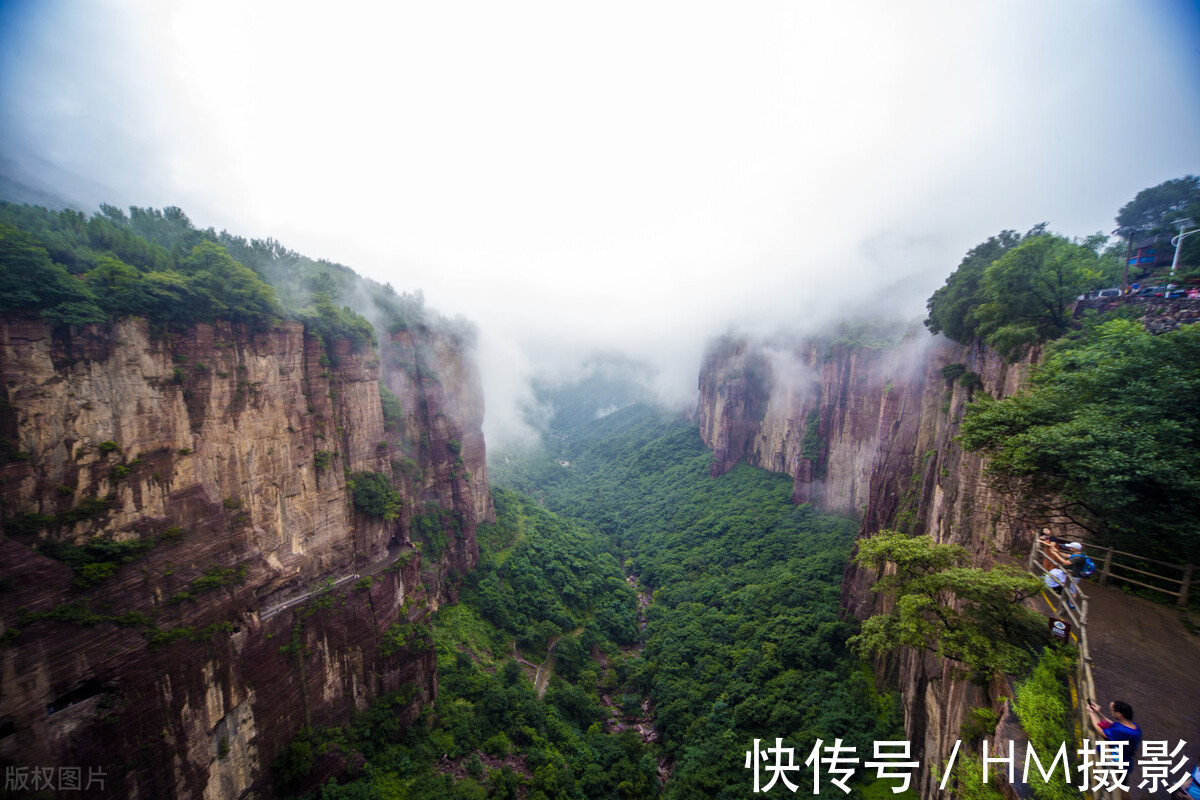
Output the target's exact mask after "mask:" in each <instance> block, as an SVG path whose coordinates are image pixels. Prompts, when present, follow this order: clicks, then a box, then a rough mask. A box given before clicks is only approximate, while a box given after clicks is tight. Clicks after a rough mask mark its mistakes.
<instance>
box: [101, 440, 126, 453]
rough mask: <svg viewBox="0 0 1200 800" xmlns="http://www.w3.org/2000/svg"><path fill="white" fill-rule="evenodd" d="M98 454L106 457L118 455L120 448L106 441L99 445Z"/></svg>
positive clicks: (110, 441) (114, 443)
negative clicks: (110, 454) (111, 454)
mask: <svg viewBox="0 0 1200 800" xmlns="http://www.w3.org/2000/svg"><path fill="white" fill-rule="evenodd" d="M100 452H101V453H104V454H106V455H107V454H108V453H119V452H121V446H120V445H119V444H117V443H116V442H114V441H112V440H111V439H108V440H106V441H103V442H101V443H100Z"/></svg>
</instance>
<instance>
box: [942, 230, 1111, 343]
mask: <svg viewBox="0 0 1200 800" xmlns="http://www.w3.org/2000/svg"><path fill="white" fill-rule="evenodd" d="M1104 244H1105V237H1103V236H1094V237H1091V238H1089V239H1087V240H1085V241H1083V242H1072V241H1069V240H1067V239H1065V238H1064V237H1062V236H1057V235H1054V234H1049V233H1046V230H1045V226H1044V225H1039V226H1037V227H1036V228H1034V229H1033V230H1031V231H1029V232H1028V233H1026V234H1025V235H1024V236H1021V235H1019V234H1017V233H1016V232H1015V231H1002V232H1001V233H1000V235H999V236H993V237H991V238H989V239H988V240H987V241H986V242H984V243H982V244H980V245H978V246H977V247H975V248H973V249H972V250H971V251H970V252H969V253H967V255H966V257H965V258H963V260H962V263H961V264H959V266H958V269H956V270H955V271H954V273H953V274H951V275H950V277H949V278H947V279H946V285H945V286H943V287H941V288H940V289H938V290H937V291H936V292H934V293H933V296H932V297H930V298H929V302H928V304H927V307H928V309H929V316H928V318H927V319H926V320H925V325H926V327H928V328H929V330H930V331H932V332H933V333H945V334H946V336H948V337H950V338H951V339H954V340H955V341H958V342H971V341H975V340H982V341H985V342H987V343H988V345H990V346H991V347H993V348H995V349H996V350H998V351H1000V352H1001V353H1004V354H1006V355H1010V356H1012V355H1016V354H1017V353H1019V352H1021V350H1022V349H1023V348H1024V347H1026V346H1028V345H1029V344H1032V343H1034V342H1039V341H1045V340H1047V339H1054V338H1057V337H1058V336H1061V335H1062V334H1063V333H1064V332H1066V330H1067V328H1068V326H1069V322H1070V320H1069V318H1068V308H1069V306H1070V304H1071V303H1072V302H1073V301H1074V300H1075V298H1076V296H1077V295H1079V294H1080V293H1082V292H1085V291H1088V290H1090V289H1094V288H1099V287H1100V285H1102V284H1105V283H1106V282H1110V281H1111V276H1110V275H1109V273H1111V271H1112V267H1111V264H1112V262H1113V259H1111V258H1109V259H1107V260H1106V261H1105V260H1102V259H1101V257H1100V252H1101V249H1102V248H1103V246H1104Z"/></svg>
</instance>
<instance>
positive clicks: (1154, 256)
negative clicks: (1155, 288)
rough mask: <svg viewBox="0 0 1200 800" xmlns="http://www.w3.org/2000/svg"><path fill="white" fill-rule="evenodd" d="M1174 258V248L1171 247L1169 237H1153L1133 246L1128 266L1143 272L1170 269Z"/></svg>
mask: <svg viewBox="0 0 1200 800" xmlns="http://www.w3.org/2000/svg"><path fill="white" fill-rule="evenodd" d="M1174 257H1175V248H1174V247H1172V246H1171V237H1170V236H1169V235H1168V236H1155V237H1153V238H1150V239H1143V240H1142V241H1140V242H1137V243H1136V244H1135V245H1134V247H1133V254H1132V255H1131V256H1129V266H1130V267H1136V268H1137V269H1144V270H1152V269H1155V268H1156V267H1170V266H1171V259H1172V258H1174Z"/></svg>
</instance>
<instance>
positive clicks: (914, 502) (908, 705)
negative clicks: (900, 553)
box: [697, 334, 1037, 797]
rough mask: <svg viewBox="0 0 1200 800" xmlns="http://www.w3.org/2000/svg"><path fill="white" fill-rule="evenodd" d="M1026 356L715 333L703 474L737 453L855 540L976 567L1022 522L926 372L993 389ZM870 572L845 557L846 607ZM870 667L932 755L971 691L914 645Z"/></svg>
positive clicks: (947, 394) (704, 406) (951, 734)
mask: <svg viewBox="0 0 1200 800" xmlns="http://www.w3.org/2000/svg"><path fill="white" fill-rule="evenodd" d="M1036 358H1037V354H1036V353H1034V354H1032V355H1031V358H1030V359H1029V360H1028V361H1026V362H1024V363H1021V364H1016V365H1011V364H1006V363H1005V362H1004V361H1003V360H1002V359H1000V358H999V357H997V356H996V355H995V354H993V353H991V352H989V351H987V350H985V349H983V348H978V347H976V348H964V347H961V346H959V345H956V344H953V343H951V342H948V341H946V340H944V339H942V338H937V339H933V338H930V337H928V336H925V335H923V334H922V335H920V336H918V337H911V338H909V339H907V340H905V341H904V342H903V343H901V344H900V345H899V346H897V347H895V348H891V349H887V350H869V349H851V348H844V347H838V346H829V345H827V344H823V343H819V342H813V341H805V342H794V343H788V344H781V343H774V344H769V345H768V344H760V345H755V344H751V343H747V342H739V341H731V340H723V341H721V342H718V343H717V344H716V345H714V346H713V347H712V348H711V349H710V350H709V353H708V355H707V357H706V359H705V362H704V366H703V369H702V372H701V375H700V403H699V407H698V411H697V416H698V419H699V420H700V432H701V436H702V437H703V438H704V441H705V442H706V443H707V444H708V445H709V446H710V447H712V448H713V450H714V453H715V455H716V459H715V462H714V467H713V469H714V472H715V473H717V474H719V473H720V472H724V471H725V470H728V469H729V468H730V467H732V466H733V465H734V464H736V463H737V462H738V461H740V460H745V461H747V462H749V463H751V464H754V465H756V466H759V467H763V468H765V469H770V470H774V471H778V472H786V473H788V474H790V475H792V476H793V479H794V481H795V489H794V492H793V499H794V500H795V501H796V502H808V501H811V502H813V503H814V505H816V506H818V507H820V508H823V509H826V510H830V511H836V512H842V513H854V514H858V515H860V516H861V518H862V526H861V528H860V533H859V535H860V537H867V536H870V535H872V534H873V533H875V532H876V531H879V530H883V529H889V528H893V529H900V530H905V531H908V532H911V533H928V534H931V535H932V536H933V537H934V538H935V539H936V540H938V541H939V542H954V543H957V544H961V545H963V546H964V547H965V548H966V549H967V551H968V552H969V553H970V554H971V557H972V560H973V562H974V563H975V564H976V565H990V563H991V562H992V561H993V559H994V558H995V556H996V555H997V554H998V553H1004V552H1009V551H1021V550H1023V549H1025V548H1027V547H1028V545H1029V543H1030V540H1031V537H1032V536H1033V534H1034V531H1035V527H1036V523H1035V521H1032V520H1028V519H1025V518H1023V517H1022V516H1021V513H1020V510H1019V509H1015V508H1012V507H1010V506H1009V505H1008V504H1006V503H1005V501H1004V500H1003V498H1001V497H1000V496H998V495H996V494H995V493H994V492H992V491H991V490H990V489H989V488H988V486H987V483H986V481H985V479H984V475H983V466H984V465H983V462H982V459H980V458H979V457H978V456H976V455H974V454H970V453H964V452H963V451H962V449H961V448H960V447H959V446H958V445H957V443H956V442H955V441H954V437H955V436H956V435H957V433H958V423H959V420H960V419H961V417H962V412H963V405H964V404H965V403H966V402H967V400H968V399H969V392H968V391H967V390H966V389H964V388H963V387H962V386H961V385H960V384H959V383H957V382H955V383H953V384H952V383H949V382H947V381H946V380H945V379H944V378H943V377H942V374H941V371H940V370H941V368H942V367H944V366H947V365H948V364H952V363H961V364H963V365H964V367H965V369H966V370H967V371H970V372H974V373H977V374H978V375H979V377H980V380H981V382H982V387H981V388H980V389H977V390H976V391H987V392H990V393H991V394H992V395H993V396H995V397H1003V396H1006V395H1009V394H1011V393H1012V392H1014V391H1015V390H1016V389H1017V388H1018V387H1019V385H1020V382H1021V379H1022V375H1023V373H1024V371H1025V367H1026V366H1027V364H1028V363H1029V362H1030V361H1033V360H1036ZM813 425H816V426H817V429H816V432H815V435H814V434H813V432H812V431H811V430H810V427H811V426H813ZM806 434H807V436H806ZM805 442H807V447H805ZM878 577H879V576H878V575H875V574H869V573H866V572H863V571H860V570H858V569H857V568H856V567H855V566H854V565H853V564H851V565H850V566H848V567H847V570H846V575H845V580H844V583H843V605H844V606H845V608H846V609H847V611H848V613H852V614H854V615H856V616H858V617H865V616H869V615H870V614H872V613H874V610H875V604H876V602H877V599H876V597H875V595H874V594H873V593H872V592H871V591H870V588H871V585H872V584H873V583H874V582H875V580H876V579H877V578H878ZM881 669H883V670H884V671H886V672H887V673H888V677H889V678H890V679H892V680H895V681H897V682H898V684H899V687H900V691H901V693H902V697H903V701H904V708H905V712H906V713H905V727H906V733H907V738H908V739H909V740H910V741H911V742H913V747H914V751H916V754H917V755H918V757H919V758H920V759H921V762H922V764H925V765H929V764H938V765H941V764H942V763H944V762H945V760H946V759H947V758H948V756H949V754H950V751H951V749H952V748H953V745H954V741H955V740H956V739H958V738H959V730H960V728H961V725H962V722H963V720H964V719H965V716H966V713H967V711H968V709H970V708H971V707H972V706H977V705H982V704H983V702H984V695H983V692H982V690H981V689H980V688H979V687H976V686H973V685H971V684H969V683H967V682H965V681H963V680H961V679H960V678H958V677H957V676H955V675H953V674H952V673H951V672H950V671H949V670H948V669H947V667H946V665H944V664H942V663H939V662H938V661H937V659H934V658H932V657H929V656H927V655H925V654H923V653H916V652H906V653H903V654H901V655H900V656H898V657H897V658H895V659H893V660H892V661H891V662H890V663H888V664H884V665H881ZM930 781H931V778H930V774H929V772H928V770H923V774H922V776H921V778H920V780H919V781H918V786H919V788H920V790H921V791H922V792H923V794H924V796H926V797H931V796H932V795H933V794H934V788H935V785H931V783H930Z"/></svg>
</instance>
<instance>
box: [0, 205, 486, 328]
mask: <svg viewBox="0 0 1200 800" xmlns="http://www.w3.org/2000/svg"><path fill="white" fill-rule="evenodd" d="M0 311H3V312H6V313H13V312H22V311H39V312H41V314H42V316H43V317H45V318H46V319H48V320H50V321H51V322H54V323H56V324H73V325H80V324H87V323H101V322H105V321H107V320H110V319H116V318H120V317H125V316H132V315H138V316H144V317H147V318H149V319H150V320H151V322H152V323H154V324H156V325H159V326H167V325H190V324H194V323H197V322H212V321H215V320H218V319H222V320H229V321H231V322H235V323H241V324H245V325H249V326H251V327H252V328H259V329H261V328H263V327H266V326H270V325H272V324H275V323H278V322H279V321H281V320H284V319H294V320H299V321H301V322H303V323H304V325H305V328H306V329H307V330H308V332H309V333H311V334H315V335H318V336H321V337H322V338H323V339H324V340H325V341H326V342H331V341H332V340H334V339H348V340H349V341H350V342H351V344H352V345H353V347H354V348H355V349H361V348H364V347H370V346H374V345H375V343H376V340H377V334H376V328H378V329H379V332H381V333H382V332H385V331H395V330H400V329H403V328H406V327H409V326H414V325H434V324H436V325H440V326H446V327H451V328H452V329H453V330H454V331H455V332H456V333H459V334H461V335H469V330H468V329H467V328H466V327H465V326H464V325H463V324H461V323H456V324H455V325H454V326H450V324H449V323H447V322H446V321H445V320H442V319H440V318H438V317H437V316H436V315H435V314H433V313H432V312H430V311H428V310H427V309H425V307H424V302H423V299H422V297H421V296H420V294H419V293H417V294H415V295H410V294H407V293H397V292H396V291H395V289H393V288H392V286H391V285H390V284H379V283H376V282H374V281H371V280H369V279H366V278H363V277H361V276H359V275H358V274H357V273H355V272H354V271H353V270H351V269H349V268H347V267H344V266H342V265H340V264H335V263H333V262H329V261H323V260H314V259H311V258H308V257H307V256H303V255H300V254H299V253H296V252H293V251H291V250H288V249H287V248H285V247H284V246H283V245H281V244H280V243H279V242H277V241H275V240H273V239H266V240H259V239H252V240H247V239H244V238H242V237H240V236H236V235H233V234H230V233H228V232H226V231H222V232H220V233H217V232H216V231H214V230H213V229H212V228H208V229H203V230H202V229H198V228H196V227H195V226H194V225H192V222H191V220H190V219H188V217H187V215H186V214H184V212H183V211H182V210H180V209H178V208H166V209H163V210H161V211H160V210H158V209H152V208H137V207H131V208H130V209H129V212H128V213H126V212H125V211H122V210H121V209H119V208H115V207H113V206H109V205H104V206H101V209H100V211H99V212H97V213H95V214H92V215H90V216H89V215H86V214H83V213H81V212H79V211H74V210H70V209H67V210H63V211H50V210H47V209H45V208H40V207H36V206H22V205H15V204H12V203H0Z"/></svg>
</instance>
